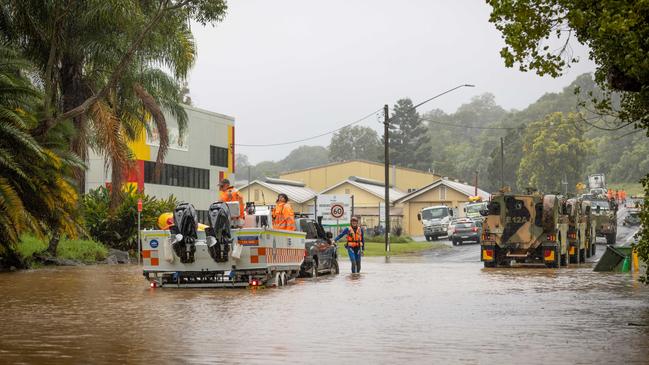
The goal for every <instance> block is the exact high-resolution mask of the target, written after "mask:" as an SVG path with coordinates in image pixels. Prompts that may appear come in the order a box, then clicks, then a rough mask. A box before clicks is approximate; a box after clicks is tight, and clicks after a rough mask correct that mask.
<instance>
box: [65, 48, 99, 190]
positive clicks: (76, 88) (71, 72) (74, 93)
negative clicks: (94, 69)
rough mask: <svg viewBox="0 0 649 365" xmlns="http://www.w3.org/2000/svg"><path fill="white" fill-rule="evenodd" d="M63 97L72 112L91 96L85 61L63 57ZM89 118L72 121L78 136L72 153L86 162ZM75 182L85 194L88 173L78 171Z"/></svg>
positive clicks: (77, 117)
mask: <svg viewBox="0 0 649 365" xmlns="http://www.w3.org/2000/svg"><path fill="white" fill-rule="evenodd" d="M60 78H61V96H62V99H63V105H62V109H63V110H70V109H72V108H74V107H76V106H78V105H80V104H81V103H83V102H84V100H86V99H87V98H88V97H90V96H91V94H92V93H91V90H90V88H89V87H88V85H87V84H86V83H85V82H84V80H83V60H73V59H71V58H70V57H69V56H68V57H66V56H64V57H63V60H62V64H61V72H60ZM87 121H88V118H87V117H86V116H85V114H82V115H78V116H75V117H74V118H73V119H72V123H73V124H74V128H75V130H76V134H75V136H74V138H73V139H72V148H71V149H72V152H74V153H75V154H76V155H77V156H79V157H80V158H81V159H82V160H83V161H84V162H87V161H88V126H87ZM74 175H75V180H76V183H77V191H78V192H79V194H83V193H85V190H86V189H85V188H86V186H85V185H86V171H85V170H84V169H76V171H75V173H74Z"/></svg>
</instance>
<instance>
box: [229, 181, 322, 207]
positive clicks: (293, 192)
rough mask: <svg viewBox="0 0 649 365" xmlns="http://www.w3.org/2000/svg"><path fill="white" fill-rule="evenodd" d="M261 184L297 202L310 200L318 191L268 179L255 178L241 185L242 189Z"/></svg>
mask: <svg viewBox="0 0 649 365" xmlns="http://www.w3.org/2000/svg"><path fill="white" fill-rule="evenodd" d="M254 184H259V185H261V186H263V187H265V188H267V189H269V190H272V191H274V192H276V193H277V194H280V193H284V194H286V195H287V196H288V199H289V200H291V201H294V202H296V203H299V204H302V203H305V202H308V201H309V200H311V199H313V198H315V196H316V192H315V191H313V190H311V189H309V188H307V187H302V186H295V185H294V184H290V185H287V184H275V183H270V182H267V181H259V180H255V181H253V182H251V183H250V184H248V185H246V186H243V187H241V189H244V188H247V187H249V186H250V185H254Z"/></svg>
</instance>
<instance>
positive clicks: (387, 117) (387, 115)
mask: <svg viewBox="0 0 649 365" xmlns="http://www.w3.org/2000/svg"><path fill="white" fill-rule="evenodd" d="M383 115H384V117H383V119H384V120H383V127H384V128H383V143H384V145H385V146H384V147H385V152H384V154H385V203H384V204H385V252H386V253H389V252H390V130H389V128H388V127H389V125H390V108H389V107H388V105H387V104H386V105H384V106H383Z"/></svg>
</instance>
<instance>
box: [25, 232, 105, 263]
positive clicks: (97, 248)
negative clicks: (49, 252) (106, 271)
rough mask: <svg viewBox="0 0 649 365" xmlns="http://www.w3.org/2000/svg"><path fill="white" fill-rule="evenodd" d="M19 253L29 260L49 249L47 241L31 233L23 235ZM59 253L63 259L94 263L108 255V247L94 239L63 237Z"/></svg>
mask: <svg viewBox="0 0 649 365" xmlns="http://www.w3.org/2000/svg"><path fill="white" fill-rule="evenodd" d="M17 248H18V253H19V254H20V255H21V256H22V257H23V258H24V259H26V260H29V259H30V258H31V257H32V255H33V254H34V253H39V252H43V251H45V250H46V249H47V241H42V240H40V239H38V238H37V237H34V236H31V235H23V236H22V237H21V240H20V242H19V243H18V247H17ZM57 255H58V257H60V258H63V259H69V260H75V261H81V262H84V263H93V262H97V261H101V260H104V259H105V258H106V256H107V255H108V249H107V248H106V247H105V246H104V245H102V244H101V243H98V242H95V241H92V240H69V239H63V238H62V239H61V242H59V247H58V249H57Z"/></svg>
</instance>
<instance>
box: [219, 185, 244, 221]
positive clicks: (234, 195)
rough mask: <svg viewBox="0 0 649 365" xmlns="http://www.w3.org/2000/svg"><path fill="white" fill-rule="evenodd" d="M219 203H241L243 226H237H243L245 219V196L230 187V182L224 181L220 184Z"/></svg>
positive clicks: (240, 218)
mask: <svg viewBox="0 0 649 365" xmlns="http://www.w3.org/2000/svg"><path fill="white" fill-rule="evenodd" d="M219 201H222V202H239V220H241V222H239V223H241V224H236V225H238V226H242V225H243V223H242V221H243V219H244V218H245V216H244V214H243V210H244V209H245V204H244V202H243V196H242V195H241V193H239V190H237V189H235V188H234V186H232V185H230V180H228V179H223V180H221V182H220V183H219Z"/></svg>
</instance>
